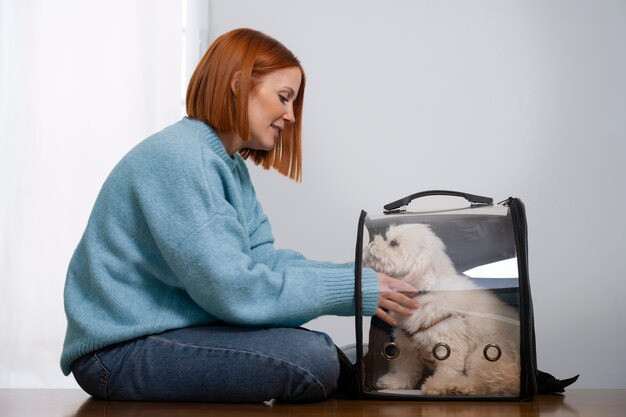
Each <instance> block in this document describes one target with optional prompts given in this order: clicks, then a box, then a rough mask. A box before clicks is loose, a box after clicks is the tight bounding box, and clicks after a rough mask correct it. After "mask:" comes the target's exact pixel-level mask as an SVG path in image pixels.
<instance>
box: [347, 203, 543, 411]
mask: <svg viewBox="0 0 626 417" xmlns="http://www.w3.org/2000/svg"><path fill="white" fill-rule="evenodd" d="M428 196H453V197H462V198H464V199H465V200H467V202H469V204H467V203H466V202H465V201H464V200H458V198H452V199H450V198H449V197H446V198H444V200H445V201H446V205H448V204H447V202H450V201H454V202H455V203H457V204H455V205H454V207H453V208H443V209H441V208H437V209H429V208H425V209H424V208H421V209H420V208H418V209H413V207H414V206H417V204H416V203H418V202H417V201H416V202H415V203H412V204H411V208H412V209H411V211H409V210H408V207H407V206H409V203H411V202H412V201H413V200H416V199H421V200H420V201H426V200H429V199H424V198H423V197H428ZM435 198H439V199H440V200H441V199H442V198H441V197H435ZM430 200H432V199H430ZM458 202H462V203H463V204H462V206H459V205H458ZM526 247H527V244H526V221H525V213H524V206H523V204H522V203H521V201H520V200H518V199H515V198H508V199H506V200H505V201H503V202H501V203H498V204H493V200H492V199H491V198H486V197H480V196H475V195H471V194H466V193H459V192H454V191H426V192H422V193H417V194H413V195H411V196H408V197H406V198H404V199H401V200H398V201H395V202H393V203H390V204H387V205H386V206H384V212H383V213H382V214H381V215H378V216H371V215H369V214H368V213H366V212H365V211H363V212H362V213H361V216H360V218H359V226H358V233H357V248H356V264H357V267H356V268H355V274H356V277H355V279H356V286H355V287H356V300H357V302H356V304H357V306H356V339H357V340H356V345H355V351H354V352H353V354H354V355H353V356H354V365H355V366H354V371H355V374H356V375H355V381H354V382H353V385H354V387H355V389H356V391H358V393H359V395H361V396H362V397H374V398H394V399H399V398H403V399H429V400H432V399H445V400H450V399H464V400H466V399H489V400H493V399H498V400H520V399H529V398H532V396H533V394H534V393H535V391H536V379H535V376H536V359H535V346H534V326H533V321H532V317H533V316H532V305H531V299H530V287H529V283H528V268H527V254H526V252H527V248H526ZM360 266H363V267H370V268H372V269H374V270H376V271H377V272H382V273H384V274H386V275H388V276H390V277H393V278H398V279H402V280H404V281H406V282H408V283H410V284H412V285H413V286H414V287H415V288H416V289H417V291H418V292H417V293H413V292H406V293H405V295H407V296H409V297H411V298H413V299H414V300H415V301H417V303H418V304H419V307H418V308H417V309H416V310H414V312H413V314H412V315H411V316H410V317H406V316H400V315H397V314H395V315H394V314H392V315H393V316H394V318H395V319H396V320H397V323H398V324H397V325H396V326H394V327H392V326H390V325H388V324H387V323H385V322H384V321H382V320H380V319H379V318H377V317H373V318H371V319H370V318H369V317H362V314H361V311H362V308H361V276H360V275H361V268H360Z"/></svg>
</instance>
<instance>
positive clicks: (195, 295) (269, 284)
mask: <svg viewBox="0 0 626 417" xmlns="http://www.w3.org/2000/svg"><path fill="white" fill-rule="evenodd" d="M310 220H314V219H309V220H307V219H305V218H304V217H303V218H302V221H310ZM273 242H274V239H273V236H272V232H271V229H270V224H269V222H268V219H267V217H266V216H265V214H264V213H263V211H262V209H261V206H260V205H259V203H258V201H257V199H256V196H255V192H254V188H253V186H252V183H251V182H250V176H249V173H248V170H247V168H246V165H245V163H244V161H243V160H242V158H241V157H240V156H239V155H237V154H236V155H235V156H234V157H233V158H231V157H230V156H229V155H228V154H227V153H226V150H225V149H224V146H223V145H222V142H221V141H220V139H219V138H218V137H217V135H216V134H215V133H214V131H213V130H212V129H211V128H210V127H209V126H208V125H206V124H204V123H202V122H200V121H197V120H193V119H188V118H184V119H183V120H182V121H180V122H178V123H176V124H174V125H172V126H170V127H168V128H166V129H164V130H162V131H161V132H158V133H156V134H155V135H153V136H151V137H149V138H148V139H146V140H144V141H143V142H141V143H140V144H139V145H137V146H136V147H135V148H134V149H132V150H131V151H130V152H129V153H128V154H127V155H126V156H125V157H124V158H123V159H122V160H121V161H120V162H119V164H118V165H117V166H116V167H115V168H114V169H113V171H112V172H111V174H110V175H109V177H108V178H107V180H106V182H105V183H104V185H103V187H102V190H101V191H100V194H99V195H98V198H97V200H96V203H95V205H94V208H93V211H92V213H91V216H90V218H89V222H88V224H87V228H86V230H85V233H84V235H83V237H82V239H81V241H80V243H79V244H78V247H77V248H76V251H75V252H74V255H73V257H72V259H71V262H70V265H69V269H68V272H67V279H66V283H65V310H66V314H67V321H68V324H67V333H66V336H65V343H64V346H63V353H62V356H61V368H62V370H63V373H64V374H65V375H68V374H69V373H70V371H71V369H70V367H71V364H72V362H73V361H74V360H75V359H77V358H79V357H80V356H82V355H85V354H87V353H89V352H92V351H94V350H97V349H100V348H102V347H105V346H108V345H111V344H114V343H118V342H122V341H127V340H130V339H133V338H136V337H140V336H145V335H149V334H156V333H160V332H163V331H166V330H170V329H176V328H183V327H189V326H195V325H202V324H210V323H214V322H217V321H225V322H228V323H232V324H235V325H242V326H298V325H300V324H303V323H305V322H307V321H309V320H311V319H313V318H315V317H318V316H321V315H342V316H349V315H353V314H354V264H342V265H338V264H330V263H323V262H316V261H311V260H307V259H306V258H304V257H303V256H302V255H301V254H299V253H297V252H295V251H291V250H279V249H275V248H274V245H273ZM377 300H378V280H377V278H376V274H375V272H374V271H373V270H371V269H367V268H366V269H364V270H363V313H364V314H365V315H372V314H373V313H374V311H375V309H376V305H377Z"/></svg>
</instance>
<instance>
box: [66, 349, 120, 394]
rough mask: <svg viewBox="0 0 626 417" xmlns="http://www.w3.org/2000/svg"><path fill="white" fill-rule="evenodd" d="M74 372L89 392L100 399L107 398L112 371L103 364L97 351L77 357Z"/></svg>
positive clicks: (77, 379)
mask: <svg viewBox="0 0 626 417" xmlns="http://www.w3.org/2000/svg"><path fill="white" fill-rule="evenodd" d="M72 374H74V379H76V382H78V385H80V387H81V388H82V389H83V390H84V391H85V392H86V393H87V394H89V395H91V396H92V397H94V398H96V399H99V400H106V399H107V384H108V382H109V378H110V376H111V373H110V372H109V370H108V369H107V368H106V367H105V366H104V365H103V364H102V362H101V361H100V358H99V357H98V354H97V353H90V354H87V355H85V356H83V357H81V358H78V359H76V361H74V363H73V364H72Z"/></svg>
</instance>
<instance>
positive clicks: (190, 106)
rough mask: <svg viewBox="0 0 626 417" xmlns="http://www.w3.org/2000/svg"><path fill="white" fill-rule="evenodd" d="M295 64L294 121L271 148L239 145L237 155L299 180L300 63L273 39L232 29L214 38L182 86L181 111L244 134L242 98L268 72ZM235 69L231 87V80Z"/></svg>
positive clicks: (245, 136) (247, 135) (247, 129)
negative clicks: (183, 102) (234, 87)
mask: <svg viewBox="0 0 626 417" xmlns="http://www.w3.org/2000/svg"><path fill="white" fill-rule="evenodd" d="M291 67H297V68H299V69H300V72H301V73H302V81H301V83H300V90H299V92H298V95H297V97H296V99H295V100H294V103H293V114H294V117H295V119H296V120H295V122H294V123H289V124H287V125H286V126H285V129H284V131H283V132H282V134H281V135H280V137H279V139H278V140H277V141H276V142H275V145H274V149H272V150H271V151H260V150H254V149H243V150H241V151H240V155H241V156H242V157H243V158H244V159H247V158H250V159H251V160H252V161H253V162H254V163H255V164H257V165H261V166H263V168H265V169H269V168H270V167H273V168H275V169H276V170H277V171H278V172H280V173H281V174H283V175H285V176H288V177H289V178H291V179H294V180H296V181H300V180H301V178H302V143H301V131H302V105H303V101H304V86H305V78H304V71H303V69H302V66H301V65H300V61H298V59H297V58H296V57H295V56H294V55H293V53H292V52H291V51H290V50H289V49H287V48H286V47H285V46H284V45H283V44H281V43H280V42H278V41H277V40H275V39H273V38H271V37H269V36H267V35H265V34H264V33H261V32H259V31H256V30H252V29H235V30H232V31H230V32H227V33H225V34H223V35H222V36H220V37H219V38H217V39H216V40H215V41H214V42H213V44H212V45H211V46H210V47H209V49H208V50H207V51H206V53H205V54H204V56H203V57H202V59H201V60H200V63H199V64H198V66H197V67H196V69H195V71H194V73H193V75H192V76H191V80H190V81H189V87H187V114H188V115H189V117H192V118H194V119H198V120H201V121H203V122H205V123H207V124H209V125H210V126H211V127H212V128H214V129H215V130H217V131H219V132H221V133H224V134H229V133H237V134H238V135H239V136H241V138H243V139H244V140H248V139H249V138H250V126H249V124H248V100H235V97H248V96H249V95H250V94H251V93H254V91H255V89H256V87H257V85H258V84H259V83H260V82H261V79H262V78H263V77H264V76H266V75H268V74H269V73H271V72H273V71H276V70H280V69H284V68H291ZM237 72H239V73H240V75H239V82H238V83H237V91H236V92H233V91H232V89H231V82H232V80H233V77H234V76H235V74H236V73H237Z"/></svg>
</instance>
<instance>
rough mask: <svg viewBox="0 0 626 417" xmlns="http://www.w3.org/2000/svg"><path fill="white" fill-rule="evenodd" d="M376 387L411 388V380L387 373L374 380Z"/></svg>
mask: <svg viewBox="0 0 626 417" xmlns="http://www.w3.org/2000/svg"><path fill="white" fill-rule="evenodd" d="M376 388H378V389H412V388H413V386H412V383H411V381H406V379H404V378H399V377H398V375H394V374H387V375H383V376H381V377H380V378H378V381H376Z"/></svg>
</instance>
